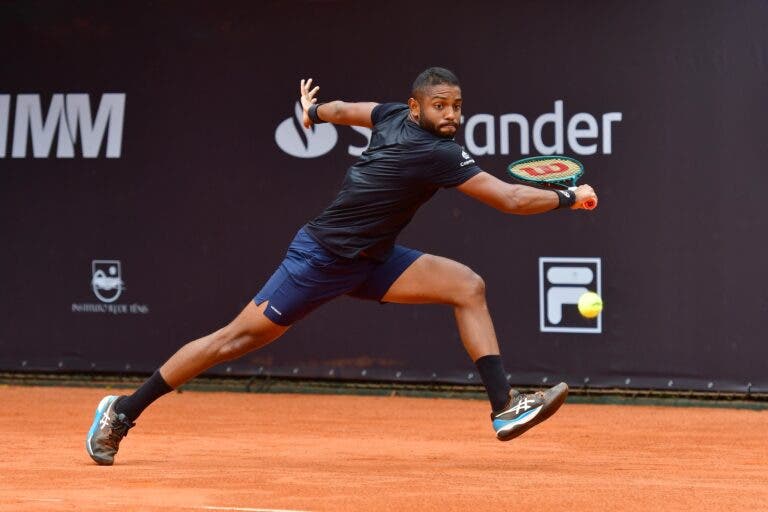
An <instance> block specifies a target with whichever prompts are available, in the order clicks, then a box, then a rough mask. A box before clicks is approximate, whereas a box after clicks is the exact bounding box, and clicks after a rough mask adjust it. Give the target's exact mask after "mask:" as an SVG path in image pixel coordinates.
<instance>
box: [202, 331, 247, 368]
mask: <svg viewBox="0 0 768 512" xmlns="http://www.w3.org/2000/svg"><path fill="white" fill-rule="evenodd" d="M256 341H257V339H256V336H255V334H253V333H249V332H248V331H237V330H235V329H233V328H232V326H227V327H224V328H223V329H221V330H219V331H218V332H217V333H216V334H215V335H214V338H213V341H212V343H211V344H212V348H213V352H214V359H215V360H216V362H224V361H232V360H233V359H237V358H238V357H240V356H242V355H244V354H246V353H248V352H249V351H250V350H252V347H253V346H254V345H255V344H256Z"/></svg>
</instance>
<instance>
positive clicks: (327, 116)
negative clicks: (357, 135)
mask: <svg viewBox="0 0 768 512" xmlns="http://www.w3.org/2000/svg"><path fill="white" fill-rule="evenodd" d="M319 90H320V87H319V86H315V87H314V88H313V87H312V79H311V78H310V79H308V80H302V81H301V83H300V84H299V92H300V101H301V108H302V109H304V127H305V128H309V127H310V126H312V125H313V124H314V121H313V119H312V117H311V116H310V112H309V109H310V107H312V106H313V105H317V98H316V97H315V96H316V95H317V91H319ZM376 105H378V103H372V102H361V103H349V102H346V101H340V100H336V101H331V102H329V103H323V104H321V105H319V106H316V107H315V108H316V110H315V112H314V115H315V116H317V118H318V119H319V120H321V121H325V122H328V123H333V124H344V125H347V126H365V127H366V128H373V122H372V121H371V112H373V107H375V106H376Z"/></svg>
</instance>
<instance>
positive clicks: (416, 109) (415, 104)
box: [408, 98, 421, 121]
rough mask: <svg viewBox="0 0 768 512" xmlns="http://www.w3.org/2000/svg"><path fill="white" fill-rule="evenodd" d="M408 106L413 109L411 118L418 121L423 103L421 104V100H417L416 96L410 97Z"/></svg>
mask: <svg viewBox="0 0 768 512" xmlns="http://www.w3.org/2000/svg"><path fill="white" fill-rule="evenodd" d="M408 108H409V109H411V118H412V119H413V120H414V121H418V120H419V115H420V114H421V105H419V102H418V101H416V99H415V98H408Z"/></svg>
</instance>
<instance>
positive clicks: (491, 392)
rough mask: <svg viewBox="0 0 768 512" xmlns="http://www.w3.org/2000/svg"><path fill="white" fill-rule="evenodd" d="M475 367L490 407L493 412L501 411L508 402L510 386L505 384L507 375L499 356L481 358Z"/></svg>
mask: <svg viewBox="0 0 768 512" xmlns="http://www.w3.org/2000/svg"><path fill="white" fill-rule="evenodd" d="M475 365H476V366H477V371H478V372H480V379H481V380H482V381H483V384H484V385H485V391H486V392H487V393H488V399H489V400H490V401H491V407H492V408H493V410H494V411H498V410H499V409H502V408H503V407H504V406H505V405H507V401H509V390H510V389H512V386H510V385H509V382H507V373H506V372H505V371H504V365H503V364H502V362H501V356H498V355H492V356H483V357H481V358H480V359H478V360H477V361H475Z"/></svg>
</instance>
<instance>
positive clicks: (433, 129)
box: [419, 117, 459, 139]
mask: <svg viewBox="0 0 768 512" xmlns="http://www.w3.org/2000/svg"><path fill="white" fill-rule="evenodd" d="M419 126H421V127H422V128H423V129H425V130H427V131H428V132H430V133H432V134H434V135H437V136H438V137H442V138H443V139H452V138H454V137H455V136H456V132H457V131H459V123H453V126H455V127H456V130H455V131H454V132H453V133H443V132H441V131H440V129H439V128H438V126H437V125H436V124H435V123H433V122H431V121H429V120H428V119H427V118H425V117H419Z"/></svg>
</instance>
